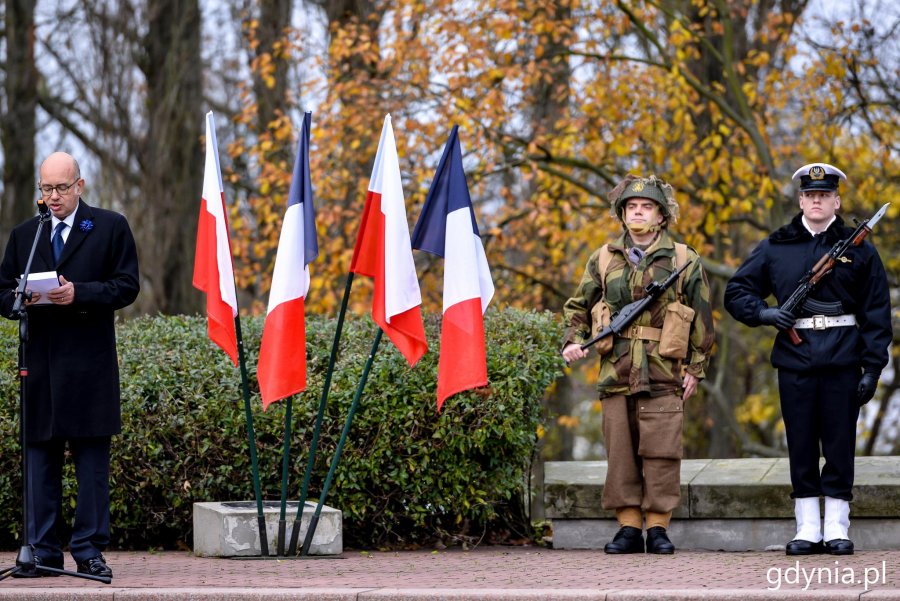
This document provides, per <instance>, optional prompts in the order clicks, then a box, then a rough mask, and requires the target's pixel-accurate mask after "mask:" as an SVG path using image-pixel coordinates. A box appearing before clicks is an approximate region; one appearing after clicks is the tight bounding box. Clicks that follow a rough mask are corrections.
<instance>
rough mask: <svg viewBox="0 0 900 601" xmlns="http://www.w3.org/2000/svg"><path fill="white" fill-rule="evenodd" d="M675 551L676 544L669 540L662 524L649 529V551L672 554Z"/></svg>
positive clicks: (658, 553)
mask: <svg viewBox="0 0 900 601" xmlns="http://www.w3.org/2000/svg"><path fill="white" fill-rule="evenodd" d="M674 552H675V545H673V544H672V541H670V540H669V536H668V535H667V534H666V529H665V528H663V527H662V526H654V527H653V528H650V529H649V530H647V553H656V554H657V555H671V554H672V553H674Z"/></svg>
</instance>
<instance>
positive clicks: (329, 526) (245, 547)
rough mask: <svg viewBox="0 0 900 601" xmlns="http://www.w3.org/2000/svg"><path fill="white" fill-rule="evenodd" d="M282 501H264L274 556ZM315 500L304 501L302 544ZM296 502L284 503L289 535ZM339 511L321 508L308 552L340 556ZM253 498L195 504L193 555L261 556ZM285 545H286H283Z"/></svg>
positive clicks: (340, 525)
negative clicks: (311, 501)
mask: <svg viewBox="0 0 900 601" xmlns="http://www.w3.org/2000/svg"><path fill="white" fill-rule="evenodd" d="M280 508H281V504H280V503H279V502H278V501H264V502H263V516H264V517H265V519H266V532H267V533H268V541H269V555H270V556H271V557H273V558H274V557H275V556H276V555H275V554H276V552H277V547H276V545H277V543H278V518H279V515H280ZM315 509H316V505H315V503H309V502H307V503H306V507H304V508H303V519H302V521H301V526H300V544H299V545H298V549H299V547H300V546H302V542H303V539H304V537H305V536H306V529H307V527H308V526H309V520H310V518H311V517H312V515H313V513H314V512H315ZM296 513H297V502H296V501H289V502H288V504H287V516H288V519H287V536H288V538H290V535H291V528H292V525H293V517H294V516H295V515H296ZM341 517H342V516H341V512H340V510H338V509H334V508H333V507H328V506H327V505H325V506H323V507H322V513H321V514H320V516H319V524H318V526H316V534H315V536H313V540H312V545H311V546H310V548H309V554H310V555H340V554H341V553H342V552H343V550H344V541H343V536H342V532H343V523H342V519H341ZM256 524H257V513H256V502H255V501H226V502H221V503H219V502H215V503H194V555H197V556H198V557H248V556H254V555H261V553H260V549H259V534H258V533H257V526H256ZM285 546H287V545H285Z"/></svg>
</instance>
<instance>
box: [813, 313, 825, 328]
mask: <svg viewBox="0 0 900 601" xmlns="http://www.w3.org/2000/svg"><path fill="white" fill-rule="evenodd" d="M812 323H813V329H814V330H824V329H825V328H826V327H827V326H826V322H825V316H824V315H813V316H812Z"/></svg>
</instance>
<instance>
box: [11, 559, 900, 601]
mask: <svg viewBox="0 0 900 601" xmlns="http://www.w3.org/2000/svg"><path fill="white" fill-rule="evenodd" d="M107 559H108V561H109V564H110V566H111V567H112V568H113V571H114V574H115V578H114V579H113V584H111V585H102V584H96V583H94V582H89V581H85V580H79V579H75V578H70V577H58V578H39V579H27V580H26V579H12V578H10V579H7V580H4V581H3V582H0V600H5V599H16V600H18V601H38V600H44V599H48V600H58V599H67V600H68V599H72V600H75V599H77V600H81V599H128V600H131V601H137V600H151V599H152V600H154V601H158V600H168V599H179V600H180V599H196V600H198V601H199V600H206V599H221V600H224V601H228V600H231V599H251V600H253V599H265V600H266V601H281V600H288V599H304V600H312V599H322V600H326V601H327V600H334V601H339V600H340V601H344V600H347V601H357V600H359V601H362V600H366V599H378V600H386V599H396V600H402V601H419V600H428V599H440V600H441V601H451V600H460V601H463V600H465V601H468V600H475V599H491V600H501V599H516V600H519V601H523V600H531V599H535V600H537V599H551V600H552V599H560V600H563V599H565V600H582V599H583V600H588V599H590V600H598V601H615V600H619V599H622V600H626V599H627V600H631V601H636V600H638V599H673V600H674V599H678V600H688V599H698V600H699V599H703V600H708V599H734V600H741V601H743V600H761V599H788V598H803V599H817V600H819V599H822V600H824V599H829V600H830V599H835V600H838V599H840V600H844V599H861V598H862V599H865V600H866V601H868V600H871V599H878V600H884V599H897V600H900V551H862V552H859V553H857V554H856V555H853V556H849V557H832V556H815V557H807V558H803V559H801V560H799V563H798V561H797V560H796V559H795V558H789V557H786V556H785V555H784V554H783V553H777V552H764V553H710V552H699V551H684V552H678V553H676V554H675V555H674V556H656V555H628V556H609V555H605V554H604V553H603V552H598V551H558V550H557V551H554V550H548V549H539V548H523V547H510V548H507V547H481V548H478V549H475V550H472V551H461V550H446V551H440V552H429V551H414V552H386V553H380V552H373V553H360V552H357V551H349V550H348V551H346V552H345V553H344V554H343V556H342V558H340V559H311V560H299V559H282V560H252V559H245V560H235V559H206V558H198V557H194V556H193V555H191V554H189V553H184V552H163V553H126V552H110V553H108V554H107ZM14 561H15V556H14V554H13V553H0V568H5V567H7V566H10V565H12V564H13V563H14ZM67 562H68V563H67V566H66V567H67V568H70V569H71V568H72V562H71V558H67ZM798 568H799V569H798ZM835 576H837V578H835ZM829 577H830V578H831V582H830V583H829ZM779 578H780V580H779ZM851 578H852V580H853V582H852V583H850V582H849V581H848V579H851ZM866 578H868V580H869V584H868V585H866V583H865V579H866ZM835 581H837V582H835ZM779 582H780V588H777V587H778V585H779ZM804 589H805V590H804ZM867 589H868V590H867Z"/></svg>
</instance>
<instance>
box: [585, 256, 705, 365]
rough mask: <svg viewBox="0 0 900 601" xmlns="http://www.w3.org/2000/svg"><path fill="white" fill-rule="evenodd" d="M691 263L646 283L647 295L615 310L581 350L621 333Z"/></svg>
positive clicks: (689, 262)
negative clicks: (610, 317)
mask: <svg viewBox="0 0 900 601" xmlns="http://www.w3.org/2000/svg"><path fill="white" fill-rule="evenodd" d="M691 263H692V261H688V262H687V263H685V264H684V265H682V266H681V267H679V268H678V269H677V270H675V271H673V272H672V274H671V275H670V276H669V277H667V278H666V279H665V280H663V281H662V282H650V283H649V284H647V287H646V288H644V292H646V293H647V296H645V297H644V298H642V299H639V300H636V301H634V302H633V303H628V304H627V305H625V306H624V307H622V308H621V309H619V310H618V311H616V312H615V313H614V314H613V316H612V319H610V323H609V325H608V326H606V327H605V328H603V330H601V331H600V332H599V333H598V334H597V335H596V336H595V337H594V338H592V339H590V340H588V341H587V342H585V343H584V344H582V345H581V350H583V351H586V350H587V349H589V348H590V347H592V346H593V345H595V344H597V343H598V342H600V341H601V340H603V339H604V338H606V337H607V336H610V335H612V334H621V333H622V331H623V330H624V329H625V328H627V327H628V326H630V325H631V324H632V323H633V322H634V321H635V320H636V319H637V318H638V317H640V315H641V313H643V312H644V309H646V308H647V307H649V306H650V304H651V303H652V302H653V301H655V300H656V299H658V298H659V297H660V296H662V293H663V292H665V291H666V289H668V288H669V287H670V286H671V285H672V284H674V283H675V281H676V280H677V279H678V276H679V275H681V272H682V271H684V270H685V269H687V268H688V265H690V264H691Z"/></svg>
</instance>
